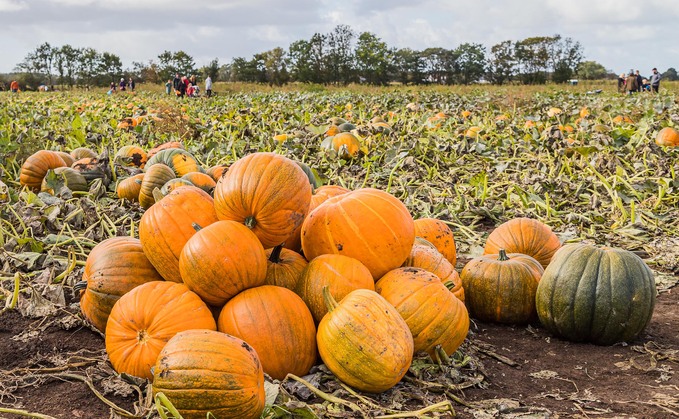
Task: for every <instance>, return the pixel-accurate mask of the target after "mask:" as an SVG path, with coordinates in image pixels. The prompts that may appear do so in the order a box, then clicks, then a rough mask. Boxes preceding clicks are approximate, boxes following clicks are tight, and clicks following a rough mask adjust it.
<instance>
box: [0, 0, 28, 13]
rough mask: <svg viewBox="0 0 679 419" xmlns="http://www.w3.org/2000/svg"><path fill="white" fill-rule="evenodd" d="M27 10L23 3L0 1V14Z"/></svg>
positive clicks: (26, 5)
mask: <svg viewBox="0 0 679 419" xmlns="http://www.w3.org/2000/svg"><path fill="white" fill-rule="evenodd" d="M27 8H28V4H26V2H25V1H16V0H0V12H15V11H17V10H24V9H27Z"/></svg>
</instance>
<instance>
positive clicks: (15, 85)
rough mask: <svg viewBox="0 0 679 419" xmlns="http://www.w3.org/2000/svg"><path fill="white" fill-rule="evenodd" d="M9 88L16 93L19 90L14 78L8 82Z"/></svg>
mask: <svg viewBox="0 0 679 419" xmlns="http://www.w3.org/2000/svg"><path fill="white" fill-rule="evenodd" d="M9 90H10V91H11V92H12V93H17V92H18V91H19V82H18V81H16V80H12V82H11V83H10V84H9Z"/></svg>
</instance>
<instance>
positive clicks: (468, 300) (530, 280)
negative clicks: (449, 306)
mask: <svg viewBox="0 0 679 419" xmlns="http://www.w3.org/2000/svg"><path fill="white" fill-rule="evenodd" d="M506 256H507V257H508V258H509V259H508V260H500V256H499V255H483V256H481V257H478V258H475V259H472V260H470V261H469V262H468V263H467V264H466V265H465V267H464V269H462V274H461V275H460V277H461V278H462V286H463V287H464V293H465V304H466V305H467V309H468V310H469V315H470V316H472V317H474V318H476V319H479V320H482V321H491V322H497V323H508V324H522V323H528V322H529V321H530V320H532V319H533V318H534V317H535V291H536V290H537V287H538V283H539V282H540V277H541V276H542V272H543V269H542V265H540V263H539V262H538V261H537V260H535V259H533V258H532V257H530V256H528V255H523V254H520V253H510V254H508V255H506Z"/></svg>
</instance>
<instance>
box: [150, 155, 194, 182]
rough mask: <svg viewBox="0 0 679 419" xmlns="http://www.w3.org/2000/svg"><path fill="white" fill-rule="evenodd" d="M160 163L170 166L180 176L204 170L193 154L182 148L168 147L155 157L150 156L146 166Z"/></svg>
mask: <svg viewBox="0 0 679 419" xmlns="http://www.w3.org/2000/svg"><path fill="white" fill-rule="evenodd" d="M159 163H162V164H165V165H167V166H168V167H170V168H171V169H172V170H174V173H175V174H176V175H177V176H178V177H181V176H184V175H185V174H187V173H191V172H200V171H202V170H203V169H202V168H201V167H200V164H199V163H198V160H196V158H195V157H194V156H193V154H191V153H189V152H188V151H186V150H184V149H181V148H168V149H166V150H161V151H159V152H157V153H156V154H154V155H153V157H149V159H148V161H147V162H146V166H145V167H151V166H153V165H154V164H159Z"/></svg>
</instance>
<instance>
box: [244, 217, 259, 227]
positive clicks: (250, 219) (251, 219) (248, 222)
mask: <svg viewBox="0 0 679 419" xmlns="http://www.w3.org/2000/svg"><path fill="white" fill-rule="evenodd" d="M256 225H257V220H255V217H254V216H252V215H251V216H249V217H245V226H246V227H247V228H249V229H251V230H252V229H253V228H255V226H256Z"/></svg>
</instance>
